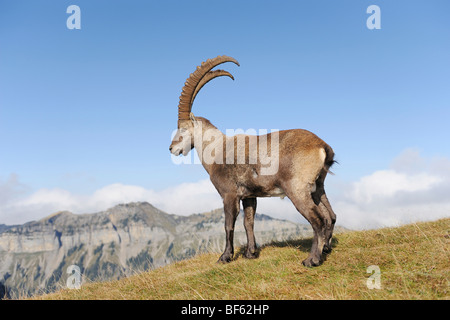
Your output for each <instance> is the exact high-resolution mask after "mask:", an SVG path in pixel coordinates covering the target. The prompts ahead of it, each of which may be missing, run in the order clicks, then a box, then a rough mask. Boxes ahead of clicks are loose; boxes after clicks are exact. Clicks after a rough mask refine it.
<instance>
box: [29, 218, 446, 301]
mask: <svg viewBox="0 0 450 320" xmlns="http://www.w3.org/2000/svg"><path fill="white" fill-rule="evenodd" d="M449 233H450V219H442V220H439V221H435V222H427V223H417V224H412V225H407V226H402V227H399V228H385V229H379V230H370V231H358V232H348V233H342V234H339V235H337V236H336V237H335V239H334V249H333V252H332V253H331V255H329V256H328V258H327V261H326V262H325V263H324V264H323V265H322V266H320V267H317V268H312V269H307V268H305V267H303V265H302V264H301V261H302V260H303V259H305V258H306V256H307V255H308V251H309V248H310V245H311V240H310V239H306V240H298V241H289V242H282V243H273V244H271V245H266V246H264V247H263V248H261V252H260V256H259V258H258V259H255V260H247V259H244V258H243V257H242V255H241V252H242V249H241V250H240V252H238V254H237V255H236V256H237V257H236V259H235V261H233V262H231V263H229V264H227V265H222V264H216V261H217V259H218V254H217V253H208V254H202V255H198V256H196V257H194V258H193V259H190V260H185V261H181V262H177V263H174V264H171V265H168V266H165V267H162V268H159V269H156V270H152V271H149V272H143V273H140V274H138V275H135V276H131V277H128V278H125V279H121V280H118V281H109V282H99V283H89V284H85V285H83V286H82V288H81V289H79V290H69V289H64V290H61V291H59V292H56V293H53V294H48V295H42V296H38V297H35V299H135V300H139V299H183V300H184V299H186V300H192V299H219V300H220V299H230V300H235V299H449V278H448V275H449V271H450V266H449V250H448V249H449V247H448V245H449V241H450V239H449V238H450V235H449ZM370 265H377V266H379V268H380V269H381V289H372V290H370V289H368V288H367V285H366V282H367V278H368V277H369V276H370V274H369V273H367V267H368V266H370Z"/></svg>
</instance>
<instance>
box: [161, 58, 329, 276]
mask: <svg viewBox="0 0 450 320" xmlns="http://www.w3.org/2000/svg"><path fill="white" fill-rule="evenodd" d="M224 62H233V63H235V64H237V65H239V64H238V62H237V61H236V60H235V59H233V58H231V57H227V56H219V57H216V58H214V59H209V60H207V61H206V62H203V63H202V64H201V66H199V67H198V68H197V70H196V71H195V72H194V73H192V74H191V75H190V77H189V78H188V79H187V80H186V83H185V86H184V87H183V91H182V93H181V96H180V103H179V106H178V130H177V132H176V134H175V136H174V138H173V140H172V143H171V145H170V148H169V149H170V151H171V153H172V154H173V155H176V156H178V155H180V154H183V155H185V156H186V155H187V154H188V153H189V152H190V151H191V150H192V149H193V148H195V149H196V150H197V154H198V156H199V159H200V161H201V163H202V165H203V167H204V168H205V170H206V171H207V172H208V174H209V176H210V179H211V182H212V183H213V185H214V186H215V188H216V189H217V191H218V193H219V194H220V196H221V197H222V199H223V204H224V212H225V235H226V245H225V250H224V252H223V254H222V255H221V256H220V258H219V262H224V263H226V262H230V261H231V260H232V258H233V255H234V246H233V237H234V226H235V222H236V218H237V216H238V214H239V211H240V210H239V209H240V202H242V206H243V209H244V215H245V217H244V227H245V230H246V234H247V248H246V250H245V253H244V257H246V258H250V259H252V258H256V257H257V256H258V251H257V247H256V241H255V235H254V232H253V225H254V217H255V212H256V198H257V197H284V196H287V197H288V198H289V199H290V200H291V201H292V203H293V204H294V206H295V208H296V209H297V210H298V211H299V212H300V213H301V214H302V215H303V216H304V217H305V218H306V220H308V222H309V223H310V224H311V226H312V228H313V232H314V237H313V241H312V247H311V251H310V254H309V256H308V257H307V258H306V259H305V260H304V261H303V264H304V265H305V266H307V267H312V266H318V265H320V264H321V263H322V262H323V254H324V253H329V252H330V251H331V239H332V234H333V229H334V224H335V222H336V215H335V214H334V212H333V209H332V208H331V205H330V203H329V201H328V198H327V196H326V194H325V188H324V181H325V177H326V175H327V173H328V172H329V169H330V167H331V166H332V164H333V163H334V152H333V150H332V148H331V147H330V146H329V145H328V144H326V143H325V142H324V141H323V140H321V139H320V138H319V137H317V136H316V135H315V134H313V133H311V132H309V131H307V130H302V129H293V130H282V131H277V132H271V133H269V134H264V135H258V136H256V135H245V134H244V135H235V136H227V135H224V134H223V133H222V132H221V131H220V130H219V129H217V128H216V127H215V126H214V125H213V124H212V123H211V122H210V121H209V120H207V119H205V118H202V117H194V116H193V114H192V113H191V109H192V103H193V101H194V99H195V96H196V94H197V93H198V91H199V90H200V89H201V88H202V87H203V86H204V85H205V84H206V83H207V82H209V81H210V80H212V79H214V78H216V77H219V76H229V77H231V78H233V77H232V76H231V74H230V73H228V72H227V71H223V70H214V71H211V69H213V68H214V67H215V66H217V65H219V64H221V63H224Z"/></svg>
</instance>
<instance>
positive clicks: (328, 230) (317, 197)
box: [311, 170, 336, 253]
mask: <svg viewBox="0 0 450 320" xmlns="http://www.w3.org/2000/svg"><path fill="white" fill-rule="evenodd" d="M326 175H327V172H326V171H325V170H323V171H322V172H321V174H320V176H319V178H318V179H317V180H316V191H315V192H313V193H311V196H312V198H313V200H314V203H315V204H316V205H317V206H318V207H319V209H320V211H321V212H322V215H323V216H324V218H325V220H324V223H325V244H324V247H323V252H324V253H330V252H331V249H332V248H331V240H332V237H333V230H334V224H335V223H336V214H335V213H334V211H333V209H332V208H331V205H330V202H329V201H328V198H327V195H326V193H325V188H324V180H325V177H326Z"/></svg>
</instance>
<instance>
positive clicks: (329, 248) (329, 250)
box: [322, 245, 333, 254]
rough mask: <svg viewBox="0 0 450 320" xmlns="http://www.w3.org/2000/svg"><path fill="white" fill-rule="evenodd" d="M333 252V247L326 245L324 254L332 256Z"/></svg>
mask: <svg viewBox="0 0 450 320" xmlns="http://www.w3.org/2000/svg"><path fill="white" fill-rule="evenodd" d="M331 250H333V249H332V248H331V246H329V245H324V246H323V250H322V252H323V253H325V254H330V253H331Z"/></svg>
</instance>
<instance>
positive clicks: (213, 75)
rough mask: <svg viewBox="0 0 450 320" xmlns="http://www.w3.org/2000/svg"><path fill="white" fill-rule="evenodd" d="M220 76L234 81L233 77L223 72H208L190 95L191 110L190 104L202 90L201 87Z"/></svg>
mask: <svg viewBox="0 0 450 320" xmlns="http://www.w3.org/2000/svg"><path fill="white" fill-rule="evenodd" d="M222 76H227V77H230V78H231V79H232V80H234V77H233V75H232V74H231V73H229V72H228V71H225V70H214V71H210V72H208V73H207V74H205V76H204V77H203V78H202V79H201V80H200V82H199V83H198V84H197V87H195V91H194V93H193V94H192V99H191V108H192V104H193V103H194V100H195V97H196V96H197V93H198V92H199V91H200V90H201V89H202V88H203V86H204V85H205V84H207V83H208V82H210V81H211V80H212V79H214V78H217V77H222Z"/></svg>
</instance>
